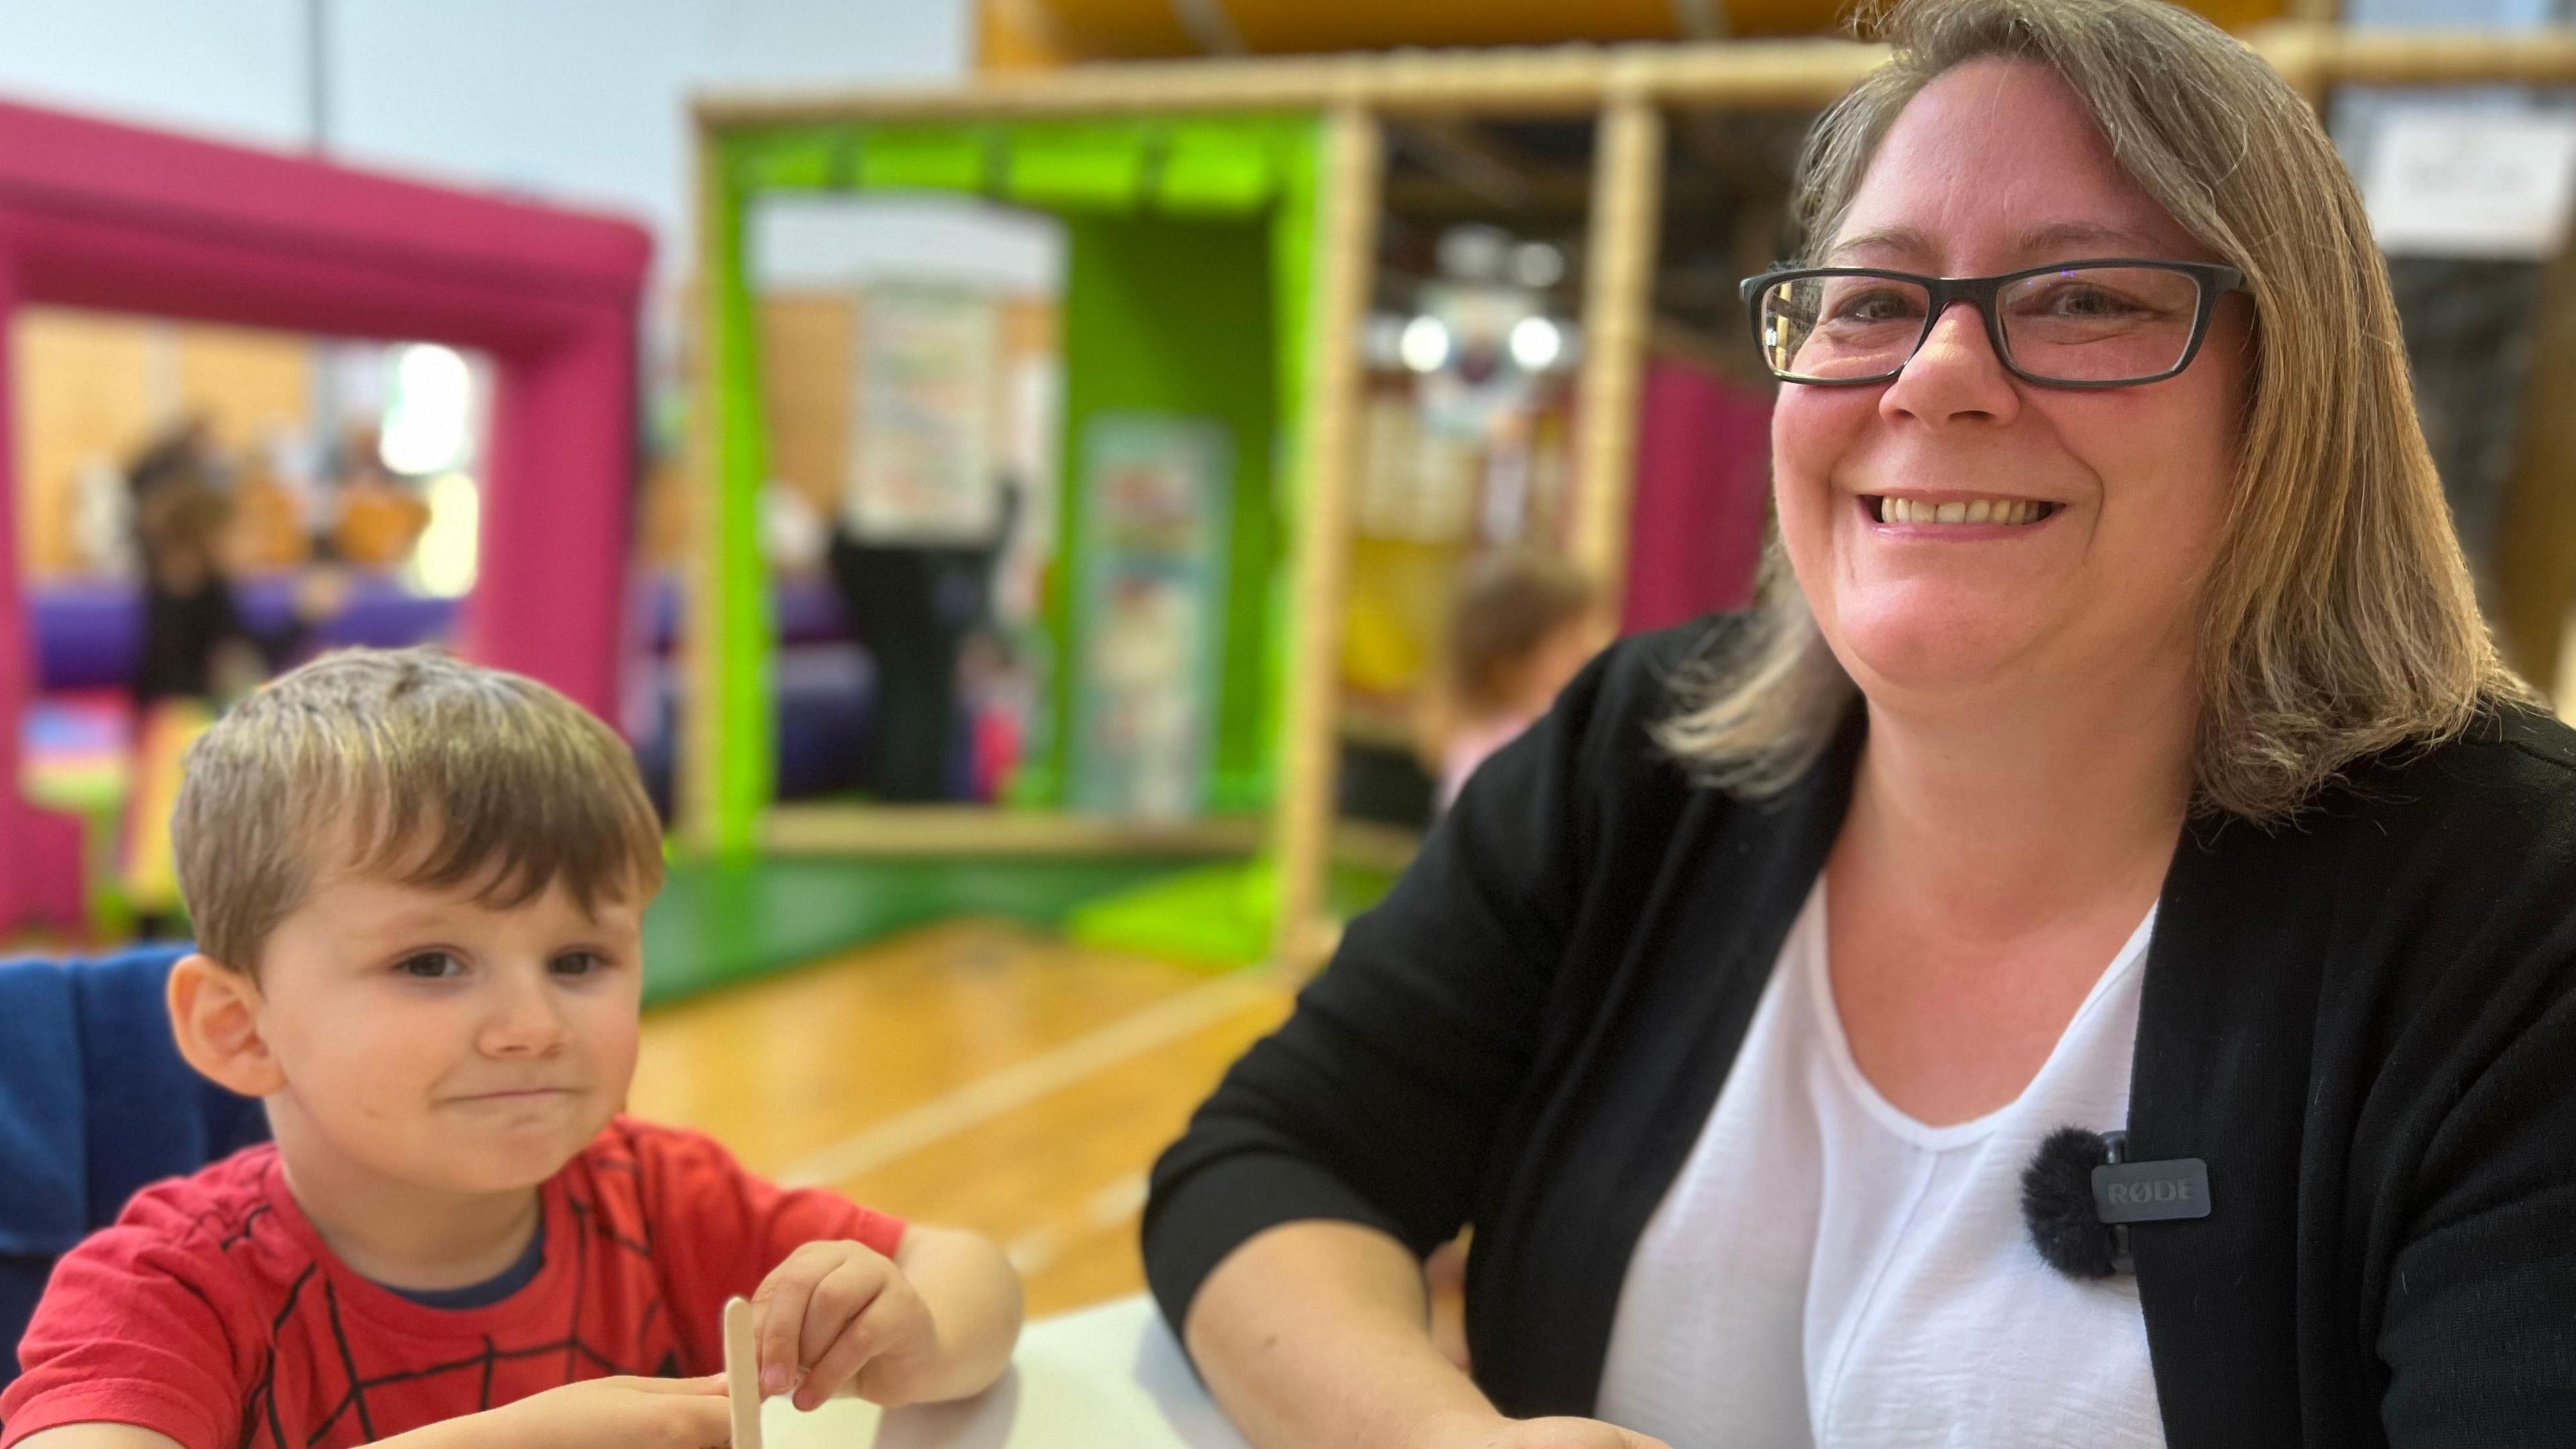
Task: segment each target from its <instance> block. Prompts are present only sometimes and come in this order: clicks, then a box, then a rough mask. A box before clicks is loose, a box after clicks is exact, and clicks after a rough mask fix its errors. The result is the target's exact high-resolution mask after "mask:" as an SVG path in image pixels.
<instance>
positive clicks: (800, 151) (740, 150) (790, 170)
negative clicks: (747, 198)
mask: <svg viewBox="0 0 2576 1449" xmlns="http://www.w3.org/2000/svg"><path fill="white" fill-rule="evenodd" d="M727 145H728V146H729V147H731V148H732V149H733V150H734V152H735V155H736V158H737V159H736V161H735V163H734V164H735V168H736V169H735V171H734V179H735V181H736V182H737V183H738V184H739V185H740V187H741V188H742V189H743V190H744V191H747V192H756V191H768V190H780V191H806V190H812V189H814V188H817V187H824V186H831V185H833V184H835V183H836V182H838V181H839V180H840V176H841V172H842V171H843V169H844V165H845V162H846V160H847V157H848V147H849V134H848V132H846V131H845V130H843V129H842V128H839V127H834V128H831V129H829V130H813V129H804V130H795V131H769V132H744V133H741V134H739V135H736V136H732V137H728V138H727Z"/></svg>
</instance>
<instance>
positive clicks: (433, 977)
mask: <svg viewBox="0 0 2576 1449" xmlns="http://www.w3.org/2000/svg"><path fill="white" fill-rule="evenodd" d="M394 970H395V972H396V973H397V974H399V975H403V976H408V977H411V978H412V979H413V980H415V981H444V980H446V979H448V978H449V977H452V976H462V975H464V974H465V963H464V962H462V961H460V960H458V959H456V955H455V953H454V952H451V951H420V952H415V953H414V954H412V955H409V956H405V957H404V958H402V960H400V961H398V962H396V963H394Z"/></svg>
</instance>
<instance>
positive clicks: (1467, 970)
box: [1144, 645, 1654, 1327]
mask: <svg viewBox="0 0 2576 1449" xmlns="http://www.w3.org/2000/svg"><path fill="white" fill-rule="evenodd" d="M1646 658H1647V651H1644V650H1640V649H1636V648H1634V647H1632V646H1626V645H1623V646H1620V647H1617V648H1614V649H1613V650H1612V651H1611V652H1610V653H1609V654H1607V655H1605V656H1603V657H1602V658H1601V659H1596V660H1595V661H1594V662H1593V663H1592V665H1591V666H1590V667H1588V668H1587V669H1586V670H1585V671H1584V672H1583V673H1582V674H1581V675H1579V676H1578V677H1577V678H1576V679H1575V681H1574V682H1573V683H1571V684H1569V685H1568V686H1567V687H1566V690H1565V693H1564V694H1563V695H1562V696H1560V698H1559V699H1558V701H1557V703H1556V706H1555V708H1554V709H1552V710H1551V711H1550V712H1549V713H1548V714H1547V715H1546V716H1544V717H1543V718H1542V719H1541V720H1540V721H1539V722H1538V723H1537V724H1535V725H1533V726H1532V727H1531V728H1530V730H1529V731H1528V732H1527V733H1525V734H1523V735H1522V736H1521V737H1520V738H1519V739H1517V740H1515V741H1514V742H1512V743H1511V744H1509V745H1507V746H1505V747H1504V748H1503V749H1502V750H1500V751H1499V752H1497V753H1496V754H1495V755H1494V756H1493V757H1492V758H1491V759H1489V760H1487V761H1486V763H1485V764H1484V766H1483V767H1482V768H1480V769H1479V770H1478V771H1477V772H1476V774H1475V775H1474V776H1473V777H1472V778H1471V779H1470V780H1469V781H1468V783H1467V786H1466V788H1465V789H1464V790H1463V791H1462V792H1461V794H1460V796H1459V798H1458V801H1457V803H1456V805H1455V806H1454V807H1453V808H1452V809H1451V810H1450V812H1449V814H1448V815H1447V816H1446V817H1445V818H1444V819H1443V820H1442V821H1441V822H1440V823H1439V824H1438V825H1437V826H1436V827H1435V828H1434V829H1433V830H1432V832H1431V834H1430V837H1429V838H1428V839H1427V840H1426V841H1425V842H1424V844H1423V848H1422V851H1421V853H1420V855H1419V856H1418V857H1417V858H1416V859H1415V861H1414V863H1413V865H1412V866H1411V868H1410V869H1408V870H1407V871H1406V872H1405V875H1404V877H1403V879H1402V880H1401V881H1399V882H1398V883H1397V885H1396V887H1395V889H1394V891H1393V892H1392V893H1391V894H1390V895H1389V896H1388V898H1387V899H1386V901H1385V903H1384V904H1382V905H1381V906H1379V907H1378V908H1377V909H1376V910H1374V911H1371V912H1369V913H1368V914H1366V915H1363V916H1361V917H1359V918H1358V919H1356V920H1354V921H1353V922H1352V923H1351V925H1350V928H1349V930H1348V931H1347V932H1346V933H1345V934H1344V936H1343V939H1342V943H1341V947H1340V949H1339V950H1338V951H1337V952H1336V953H1335V954H1334V957H1333V960H1332V963H1331V965H1330V966H1329V967H1328V968H1327V969H1326V970H1325V971H1324V972H1323V973H1322V974H1321V975H1319V976H1318V977H1317V978H1316V979H1315V980H1314V981H1313V982H1312V983H1311V984H1310V985H1309V986H1308V987H1307V988H1306V990H1305V991H1304V992H1303V993H1302V994H1301V995H1300V997H1299V998H1298V1002H1297V1006H1296V1009H1295V1011H1294V1012H1293V1013H1292V1014H1291V1015H1290V1017H1289V1019H1288V1021H1287V1022H1286V1024H1284V1025H1283V1026H1281V1027H1280V1029H1279V1030H1278V1031H1277V1032H1276V1033H1274V1034H1273V1035H1271V1036H1270V1037H1268V1038H1266V1039H1264V1040H1263V1041H1261V1042H1259V1043H1258V1044H1256V1045H1255V1046H1254V1047H1253V1048H1252V1049H1251V1050H1250V1051H1249V1052H1248V1053H1246V1054H1245V1055H1244V1057H1243V1058H1242V1059H1241V1060H1240V1061H1238V1062H1236V1063H1235V1065H1234V1067H1233V1068H1232V1069H1231V1070H1229V1071H1228V1072H1227V1073H1226V1076H1225V1078H1224V1080H1223V1081H1222V1082H1221V1083H1220V1084H1219V1085H1218V1087H1217V1089H1216V1091H1215V1093H1214V1095H1212V1096H1211V1097H1209V1099H1208V1100H1207V1102H1206V1103H1205V1104H1204V1105H1202V1106H1201V1107H1200V1108H1199V1110H1198V1112H1197V1113H1196V1115H1194V1116H1193V1117H1192V1118H1191V1121H1190V1125H1189V1128H1188V1130H1187V1131H1186V1132H1185V1133H1184V1134H1183V1135H1182V1137H1181V1139H1180V1140H1179V1141H1178V1142H1177V1143H1175V1144H1174V1145H1173V1146H1172V1147H1171V1148H1170V1149H1169V1150H1168V1151H1166V1152H1165V1153H1164V1154H1163V1157H1162V1159H1161V1161H1160V1162H1158V1163H1157V1164H1156V1165H1155V1168H1154V1173H1153V1181H1152V1195H1151V1198H1150V1200H1149V1202H1148V1204H1147V1207H1146V1212H1145V1222H1144V1251H1145V1268H1146V1275H1147V1278H1148V1280H1149V1281H1150V1282H1151V1283H1152V1285H1153V1289H1154V1293H1155V1296H1156V1298H1157V1299H1158V1300H1159V1301H1160V1303H1161V1304H1162V1307H1163V1311H1164V1313H1165V1314H1166V1315H1168V1316H1169V1318H1170V1320H1171V1322H1172V1323H1173V1325H1174V1326H1175V1327H1178V1326H1179V1325H1180V1324H1182V1323H1183V1322H1184V1321H1185V1319H1186V1316H1187V1313H1188V1311H1189V1305H1190V1302H1191V1300H1192V1298H1194V1297H1195V1296H1196V1294H1197V1292H1198V1288H1199V1285H1200V1283H1201V1282H1203V1281H1204V1280H1205V1279H1206V1277H1207V1275H1208V1274H1209V1273H1210V1272H1211V1271H1213V1270H1214V1269H1215V1267H1216V1266H1217V1264H1218V1262H1219V1261H1221V1260H1222V1259H1223V1258H1224V1257H1225V1256H1226V1255H1227V1254H1228V1253H1230V1252H1232V1251H1233V1250H1234V1249H1235V1248H1236V1247H1237V1246H1239V1245H1240V1244H1242V1243H1243V1242H1244V1241H1246V1240H1247V1239H1249V1238H1251V1237H1252V1236H1254V1235H1255V1234H1257V1233H1259V1232H1261V1231H1263V1230H1264V1229H1267V1228H1270V1227H1274V1226H1277V1225H1279V1224H1282V1223H1287V1222H1293V1221H1298V1220H1303V1219H1333V1220H1338V1221H1344V1222H1353V1223H1361V1224H1365V1225H1368V1226H1371V1227H1375V1228H1379V1229H1381V1230H1383V1231H1385V1232H1386V1233H1388V1234H1390V1235H1392V1236H1393V1237H1395V1238H1397V1239H1398V1240H1400V1241H1402V1242H1403V1243H1404V1244H1405V1245H1406V1246H1407V1247H1409V1248H1411V1249H1412V1250H1413V1251H1414V1252H1416V1253H1417V1254H1419V1253H1427V1252H1429V1251H1430V1250H1431V1248H1432V1247H1434V1246H1436V1245H1437V1244H1438V1243H1440V1242H1441V1241H1443V1240H1445V1239H1447V1238H1449V1237H1450V1236H1452V1235H1454V1234H1455V1233H1456V1232H1457V1231H1458V1229H1459V1227H1460V1225H1461V1224H1462V1223H1464V1222H1465V1221H1466V1219H1467V1216H1468V1212H1469V1205H1470V1200H1471V1196H1472V1194H1473V1192H1474V1189H1475V1186H1476V1184H1477V1182H1478V1181H1479V1177H1480V1174H1481V1173H1482V1171H1483V1168H1484V1164H1485V1159H1486V1156H1487V1151H1488V1143H1489V1142H1490V1140H1491V1139H1492V1137H1493V1134H1494V1129H1495V1125H1496V1122H1497V1120H1498V1118H1499V1116H1500V1114H1501V1113H1502V1112H1503V1111H1505V1110H1506V1108H1507V1105H1508V1104H1509V1103H1510V1102H1511V1101H1512V1099H1513V1097H1514V1095H1515V1089H1516V1088H1517V1087H1518V1086H1519V1085H1520V1084H1521V1082H1522V1081H1523V1079H1524V1077H1525V1075H1526V1074H1527V1072H1528V1070H1529V1067H1530V1063H1531V1060H1532V1056H1533V1051H1534V1044H1535V1041H1536V1039H1537V1034H1538V1023H1539V1018H1540V1015H1541V1013H1542V1011H1543V1010H1544V1009H1545V1005H1546V1002H1547V1000H1548V997H1549V990H1550V984H1551V982H1552V980H1553V977H1554V975H1555V971H1556V964H1557V961H1558V959H1559V958H1560V956H1561V955H1562V954H1563V949H1564V943H1565V941H1566V938H1567V933H1568V931H1569V928H1570V922H1571V919H1572V917H1573V914H1574V911H1575V908H1576V904H1577V902H1578V900H1579V898H1580V895H1581V881H1580V879H1579V877H1580V875H1581V872H1582V869H1583V862H1584V861H1585V860H1586V858H1587V856H1588V854H1589V851H1590V847H1591V843H1592V841H1593V840H1594V838H1595V835H1596V828H1595V826H1596V822H1594V821H1593V820H1592V819H1591V818H1589V817H1590V815H1591V814H1592V812H1591V811H1590V810H1589V809H1587V808H1586V805H1585V802H1586V801H1588V800H1597V798H1598V797H1599V796H1601V795H1603V794H1605V793H1608V791H1607V789H1606V787H1605V786H1604V785H1602V784H1601V783H1600V782H1598V781H1596V780H1595V779H1594V778H1593V777H1594V776H1595V775H1596V774H1597V773H1598V772H1599V768H1600V762H1601V761H1603V760H1605V759H1608V758H1611V757H1612V756H1611V754H1610V753H1609V751H1611V750H1615V749H1617V748H1620V746H1614V745H1609V744H1608V743H1607V742H1608V741H1609V740H1610V739H1612V738H1616V739H1619V740H1621V741H1623V742H1624V747H1625V748H1627V749H1629V750H1631V751H1632V752H1633V753H1635V754H1636V755H1638V756H1641V757H1642V756H1643V755H1645V754H1646V753H1647V748H1648V747H1647V744H1646V741H1645V740H1644V738H1643V737H1642V735H1641V734H1640V733H1639V732H1638V731H1637V730H1636V729H1635V728H1634V727H1633V724H1629V725H1627V727H1624V728H1623V727H1621V726H1622V724H1623V723H1625V722H1624V721H1621V720H1619V719H1618V718H1617V717H1618V716H1620V715H1622V714H1626V713H1631V712H1633V705H1632V706H1631V709H1629V710H1623V709H1621V708H1620V707H1619V704H1618V702H1617V701H1618V700H1619V699H1621V698H1622V697H1626V698H1628V699H1631V700H1633V699H1634V698H1635V697H1636V696H1637V695H1638V694H1639V693H1640V692H1641V691H1642V690H1643V689H1644V688H1645V687H1646V686H1647V685H1648V684H1649V683H1650V681H1651V676H1652V675H1653V673H1654V670H1653V668H1652V666H1651V665H1650V664H1648V663H1647V662H1646ZM1596 721H1598V723H1597V724H1596Z"/></svg>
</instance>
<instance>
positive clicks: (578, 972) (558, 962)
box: [547, 951, 608, 976]
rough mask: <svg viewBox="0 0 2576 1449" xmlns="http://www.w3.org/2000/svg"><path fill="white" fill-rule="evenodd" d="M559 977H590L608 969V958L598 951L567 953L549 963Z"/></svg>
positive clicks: (549, 966)
mask: <svg viewBox="0 0 2576 1449" xmlns="http://www.w3.org/2000/svg"><path fill="white" fill-rule="evenodd" d="M547 964H548V968H549V969H551V970H552V971H553V972H554V973H555V974H556V975H557V976H590V975H595V974H597V973H599V972H601V971H605V970H607V969H608V958H607V957H606V956H603V955H601V954H600V953H599V952H597V951H566V952H565V953H563V954H562V955H560V956H557V957H556V958H555V959H554V960H553V961H551V962H549V963H547Z"/></svg>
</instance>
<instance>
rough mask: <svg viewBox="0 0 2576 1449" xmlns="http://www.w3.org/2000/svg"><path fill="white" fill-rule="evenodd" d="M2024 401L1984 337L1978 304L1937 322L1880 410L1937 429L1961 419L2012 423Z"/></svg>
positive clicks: (1953, 309)
mask: <svg viewBox="0 0 2576 1449" xmlns="http://www.w3.org/2000/svg"><path fill="white" fill-rule="evenodd" d="M2020 401H2021V394H2020V393H2019V392H2018V391H2016V390H2015V389H2014V387H2013V378H2012V373H2011V372H2010V371H2009V370H2007V369H2006V368H2005V367H2004V364H2003V359H2002V358H2000V357H1997V356H1996V355H1995V348H1994V343H1993V340H1992V339H1991V338H1989V337H1988V336H1987V335H1986V319H1985V318H1984V317H1983V316H1981V315H1980V314H1979V313H1978V311H1977V308H1976V304H1975V303H1973V302H1969V301H1966V300H1961V301H1957V302H1953V303H1951V304H1950V305H1949V307H1948V308H1946V309H1945V310H1944V311H1943V312H1942V313H1941V315H1940V316H1939V317H1937V318H1935V319H1933V322H1932V330H1931V332H1929V333H1928V334H1926V335H1925V337H1924V338H1923V345H1922V346H1920V347H1918V348H1916V349H1915V350H1914V355H1913V356H1912V357H1911V358H1908V359H1907V360H1906V363H1905V368H1904V370H1903V371H1901V372H1899V373H1898V374H1897V375H1896V380H1895V381H1894V382H1891V383H1889V384H1888V387H1887V392H1886V393H1885V394H1884V396H1883V397H1882V398H1881V399H1880V409H1881V411H1883V412H1886V413H1888V414H1889V415H1891V416H1903V417H1912V418H1916V419H1920V420H1922V421H1924V422H1933V423H1939V422H1948V421H1950V420H1952V419H1955V418H1963V417H1983V418H1990V419H1995V420H1998V421H2000V420H2003V419H2006V418H2009V417H2011V416H2012V414H2013V413H2014V412H2015V411H2017V410H2018V408H2019V406H2020Z"/></svg>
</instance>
